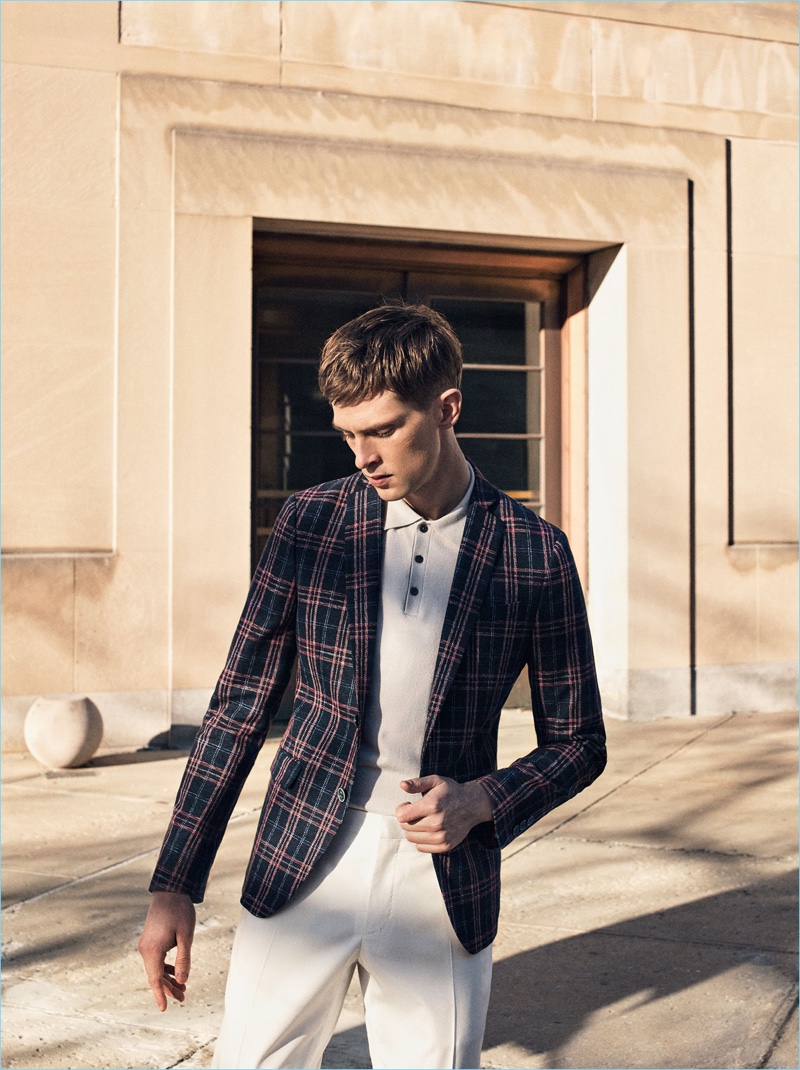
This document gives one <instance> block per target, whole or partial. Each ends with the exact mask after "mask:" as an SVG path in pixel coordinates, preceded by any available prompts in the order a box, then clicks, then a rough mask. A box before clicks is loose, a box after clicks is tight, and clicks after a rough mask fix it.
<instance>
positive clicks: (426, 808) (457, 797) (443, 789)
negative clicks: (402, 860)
mask: <svg viewBox="0 0 800 1070" xmlns="http://www.w3.org/2000/svg"><path fill="white" fill-rule="evenodd" d="M400 787H401V788H402V789H403V791H407V792H409V793H410V794H412V795H413V794H416V793H418V792H419V793H421V794H422V796H423V797H422V798H421V799H419V800H418V801H417V802H407V803H401V804H400V805H399V806H398V807H397V810H396V811H395V813H396V814H397V820H398V821H399V822H400V827H401V828H402V829H403V831H404V832H405V834H406V839H407V840H408V841H409V842H410V843H415V844H416V845H417V850H418V851H422V852H423V853H426V854H443V853H444V852H446V851H452V850H453V848H454V847H457V846H458V844H459V843H461V841H462V840H463V839H464V837H465V836H466V835H467V833H468V832H469V830H470V829H471V828H474V827H475V825H480V824H481V822H483V821H491V820H492V804H491V800H490V799H489V796H488V795H487V793H486V791H485V790H484V788H483V787H482V786H481V785H480V784H479V783H478V782H477V781H475V780H471V781H467V783H466V784H459V783H458V782H457V781H455V780H451V779H450V778H449V777H444V776H424V777H417V778H416V779H415V780H401V781H400Z"/></svg>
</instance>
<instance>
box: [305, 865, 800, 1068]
mask: <svg viewBox="0 0 800 1070" xmlns="http://www.w3.org/2000/svg"><path fill="white" fill-rule="evenodd" d="M755 915H757V916H758V917H759V919H760V924H759V926H758V932H759V939H758V946H757V947H754V946H753V943H754V941H753V938H752V935H751V933H752V928H753V927H752V924H751V921H752V919H753V918H754V916H755ZM765 918H768V919H769V921H768V923H767V925H766V926H765V924H764V919H765ZM796 932H797V874H796V873H794V874H792V873H788V874H785V875H782V876H780V877H778V878H775V879H773V880H769V881H764V882H763V883H759V884H755V885H752V886H751V887H749V888H735V889H732V890H731V891H727V892H721V893H719V894H717V895H710V896H706V897H705V898H703V899H697V900H695V901H694V902H691V903H686V904H684V905H682V906H679V907H673V908H671V909H669V910H663V911H654V912H653V913H651V914H643V915H640V916H639V917H636V918H631V919H630V920H627V921H623V922H619V923H618V924H615V925H607V926H603V927H602V928H599V929H594V930H592V931H591V932H587V933H581V934H579V935H577V936H569V937H566V938H565V939H563V940H556V941H555V942H554V943H551V944H544V945H543V946H541V947H536V948H532V949H530V950H529V951H521V952H519V953H518V954H516V955H511V956H510V957H509V958H506V959H501V960H500V961H499V962H496V963H495V966H494V977H493V982H492V998H491V1002H490V1004H489V1015H488V1019H487V1023H486V1035H485V1037H484V1050H487V1049H491V1048H495V1047H498V1046H500V1045H505V1044H511V1045H514V1046H515V1047H517V1048H519V1049H522V1050H525V1051H527V1052H528V1053H529V1054H530V1055H531V1057H534V1056H541V1057H544V1059H545V1062H544V1063H543V1064H542V1065H546V1066H569V1065H574V1063H572V1062H570V1061H569V1060H567V1059H566V1058H565V1053H564V1048H565V1047H567V1046H568V1045H569V1044H570V1043H571V1042H572V1041H574V1039H575V1038H576V1037H577V1036H578V1035H579V1034H580V1032H581V1031H582V1029H583V1028H584V1027H585V1026H586V1024H587V1022H588V1021H589V1019H590V1018H591V1016H592V1015H594V1014H595V1013H596V1012H597V1011H601V1010H603V1009H604V1008H608V1007H611V1006H613V1005H614V1004H617V1003H619V1002H621V1001H623V1000H625V1001H626V1002H627V1004H628V1008H627V1011H626V1013H627V1014H634V1013H635V1012H636V1010H637V1009H638V1008H640V1007H643V1006H646V1005H647V1004H649V1003H652V1002H654V1001H656V1000H660V999H664V998H667V997H669V996H671V995H674V994H675V993H678V992H681V991H683V990H685V989H689V988H693V987H695V986H697V985H699V984H701V983H703V982H704V981H707V980H709V979H711V978H713V977H716V976H718V975H720V974H723V973H725V972H727V971H728V970H733V969H735V968H737V967H739V966H742V965H746V964H751V965H757V966H759V967H760V968H764V969H768V970H770V971H777V972H778V973H779V974H781V975H782V976H783V977H785V980H786V982H787V986H788V985H789V984H791V983H792V981H793V980H795V979H796V970H795V958H794V955H793V953H792V952H793V950H794V948H795V947H796V943H797V935H796ZM681 1032H682V1031H681V1030H677V1031H676V1036H677V1035H678V1033H681ZM628 1040H629V1049H628V1050H629V1051H630V1056H631V1058H630V1061H629V1062H628V1064H627V1065H629V1066H652V1065H654V1064H653V1062H652V1050H651V1043H650V1040H649V1038H648V1035H647V1034H646V1033H645V1032H644V1031H642V1032H641V1033H639V1034H637V1033H636V1032H634V1033H632V1035H631V1036H630V1037H629V1038H628ZM685 1043H686V1039H685V1033H684V1034H683V1036H682V1044H683V1045H684V1046H685ZM702 1043H703V1040H702V1038H699V1039H698V1044H699V1045H702ZM637 1044H641V1048H640V1049H639V1050H636V1045H637ZM345 1054H346V1056H347V1059H348V1060H349V1061H348V1062H347V1063H346V1064H345V1063H342V1062H341V1061H337V1059H340V1057H341V1055H345ZM676 1055H677V1052H676ZM596 1059H597V1061H594V1062H592V1063H591V1064H589V1063H587V1064H586V1065H592V1066H596V1067H603V1066H605V1065H613V1066H617V1065H619V1064H618V1063H617V1062H616V1061H615V1062H614V1063H613V1064H606V1063H604V1062H603V1060H602V1057H601V1056H600V1055H599V1054H598V1056H596ZM322 1065H323V1067H326V1066H327V1067H335V1066H342V1065H347V1066H352V1067H362V1066H363V1067H369V1066H370V1065H371V1064H370V1062H369V1051H368V1047H367V1041H366V1031H365V1029H364V1027H363V1026H359V1027H355V1028H353V1029H348V1030H346V1031H345V1032H343V1033H340V1034H338V1036H336V1037H334V1039H333V1040H332V1042H331V1044H330V1045H329V1047H328V1050H327V1051H326V1054H325V1059H324V1061H323V1064H322ZM661 1065H667V1064H661ZM674 1065H678V1063H675V1064H674ZM680 1065H683V1064H682V1063H681V1064H680ZM690 1065H693V1066H700V1065H703V1064H702V1063H701V1062H697V1061H695V1062H693V1063H691V1064H690Z"/></svg>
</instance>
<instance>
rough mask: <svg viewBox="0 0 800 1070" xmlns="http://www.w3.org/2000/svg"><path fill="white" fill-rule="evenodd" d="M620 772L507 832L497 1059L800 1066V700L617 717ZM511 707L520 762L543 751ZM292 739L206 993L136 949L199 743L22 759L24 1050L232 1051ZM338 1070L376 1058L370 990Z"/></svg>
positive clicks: (17, 1033)
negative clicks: (266, 850) (233, 977)
mask: <svg viewBox="0 0 800 1070" xmlns="http://www.w3.org/2000/svg"><path fill="white" fill-rule="evenodd" d="M608 728H609V755H610V758H609V767H608V769H607V770H606V772H605V773H604V774H603V776H602V777H601V778H600V780H598V781H597V782H596V783H595V784H594V785H592V786H591V787H590V788H589V789H587V791H585V792H584V793H583V794H581V795H579V796H578V797H577V798H576V799H573V800H572V801H571V802H570V803H568V804H567V805H565V806H563V807H561V808H560V809H558V810H556V811H555V812H553V813H552V814H550V815H548V816H547V817H546V818H545V819H544V820H543V821H541V822H539V824H538V825H536V826H534V827H533V828H532V829H530V830H528V832H527V833H526V834H525V835H523V836H521V837H520V838H519V839H518V840H516V841H514V843H512V844H511V845H510V846H509V847H508V848H507V850H506V851H505V862H504V867H503V910H502V915H501V924H500V933H499V936H498V939H497V942H496V945H495V972H494V985H493V992H492V1002H491V1005H490V1010H489V1019H488V1024H487V1030H486V1039H485V1044H484V1053H483V1066H485V1067H697V1068H699V1067H797V1065H798V1050H797V1011H796V1009H795V1008H796V999H797V986H796V978H797V970H796V959H797V956H796V951H797V935H796V919H797V908H796V892H797V876H796V862H797V858H796V849H797V767H796V756H797V727H796V715H794V714H786V715H767V714H758V715H748V714H736V715H733V716H727V717H715V718H698V719H692V720H689V719H686V720H664V721H657V722H653V723H648V724H632V723H621V722H616V721H611V722H610V723H609V725H608ZM533 741H534V736H533V729H532V725H531V719H530V714H529V713H523V712H520V711H507V712H506V713H504V715H503V721H502V729H501V761H506V762H507V761H510V760H511V759H512V758H513V757H514V756H516V755H518V754H520V753H523V752H524V751H526V750H529V749H530V748H531V746H532V745H533ZM276 746H277V740H270V741H269V743H268V744H267V746H266V747H265V750H264V752H263V753H262V755H261V756H260V758H259V761H258V763H257V765H256V768H255V769H254V771H253V773H252V775H251V777H250V779H249V781H248V783H247V785H246V787H245V790H244V792H243V794H242V797H241V799H240V802H239V805H238V808H237V810H236V812H235V815H234V818H233V820H232V822H231V825H230V828H229V831H228V834H227V836H226V838H225V841H224V843H223V846H222V848H221V851H220V854H219V857H218V859H217V862H216V865H215V868H214V871H213V873H212V878H211V881H210V883H209V890H208V896H207V899H206V902H205V903H204V904H202V906H200V907H199V908H198V930H197V936H196V940H195V945H194V963H193V968H192V975H191V979H190V986H189V998H188V1001H187V1003H186V1004H185V1005H184V1006H178V1005H177V1004H174V1005H172V1006H170V1008H169V1009H168V1011H167V1013H166V1014H164V1015H159V1014H158V1012H157V1011H156V1009H155V1005H154V1004H153V1002H152V998H151V996H150V993H149V991H148V990H147V989H146V987H145V981H144V974H143V972H142V968H141V966H140V963H139V960H138V955H137V953H136V949H135V945H136V940H137V937H138V933H139V929H140V927H141V924H142V921H143V919H144V915H145V912H146V909H147V901H148V896H147V892H146V887H147V883H148V879H149V875H150V871H151V869H152V866H153V863H154V861H155V854H156V851H157V850H158V846H159V844H160V840H161V836H162V834H163V832H164V829H165V826H166V823H167V818H168V815H169V811H170V806H171V803H172V800H173V798H174V795H175V791H176V788H177V785H178V781H179V778H180V775H181V771H182V769H183V766H184V764H185V760H186V754H185V752H184V753H180V752H174V751H172V752H170V751H161V752H138V753H130V754H104V755H101V756H100V757H98V758H95V759H94V761H93V762H92V763H91V765H90V766H88V767H86V768H83V769H79V770H71V771H65V772H60V773H56V772H51V773H46V772H45V771H44V770H43V769H42V768H41V767H40V766H38V765H37V763H36V762H35V761H34V760H33V759H32V758H30V757H28V756H25V755H6V756H4V759H3V771H4V804H3V813H2V818H3V838H4V866H3V874H2V876H3V897H4V898H3V903H4V908H3V930H2V932H3V953H4V959H5V968H4V974H3V979H4V1008H3V1041H4V1053H3V1062H2V1065H3V1066H4V1067H184V1068H187V1070H188V1068H201V1067H207V1066H209V1065H210V1057H211V1049H212V1046H213V1041H214V1035H215V1030H216V1029H217V1026H218V1022H219V1017H220V1008H221V1003H222V996H223V986H224V980H225V972H226V965H227V958H228V952H229V948H230V943H231V938H232V933H233V929H234V925H235V922H236V917H237V913H238V905H237V900H238V892H239V888H240V885H241V879H242V875H243V871H244V866H245V860H246V857H247V854H248V851H249V847H250V844H251V841H252V837H253V834H254V829H255V824H256V821H257V818H258V812H259V809H260V804H261V799H262V797H263V793H264V787H265V784H266V781H267V777H268V768H269V763H270V760H271V757H272V755H273V754H274V752H275V748H276ZM324 1065H325V1066H327V1067H368V1066H369V1065H370V1063H369V1056H368V1052H367V1045H366V1034H365V1031H364V1026H363V1012H362V1008H361V1003H360V998H359V996H358V993H357V991H356V990H355V989H352V990H351V992H350V994H349V995H348V998H347V1002H346V1005H345V1009H344V1011H343V1012H342V1016H341V1019H340V1021H339V1026H338V1029H337V1032H336V1034H335V1036H334V1038H333V1040H332V1042H331V1044H330V1046H329V1048H328V1051H327V1053H326V1058H325V1063H324Z"/></svg>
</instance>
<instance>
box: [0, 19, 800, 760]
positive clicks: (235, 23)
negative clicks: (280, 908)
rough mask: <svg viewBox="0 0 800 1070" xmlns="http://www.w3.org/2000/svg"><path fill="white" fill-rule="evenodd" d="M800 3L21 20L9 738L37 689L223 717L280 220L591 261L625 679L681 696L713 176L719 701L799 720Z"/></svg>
mask: <svg viewBox="0 0 800 1070" xmlns="http://www.w3.org/2000/svg"><path fill="white" fill-rule="evenodd" d="M796 15H797V8H796V5H795V4H784V3H772V4H743V3H674V4H673V3H663V4H662V3H625V4H616V3H603V4H591V3H590V4H585V3H551V4H547V3H530V4H517V3H479V2H468V3H405V2H396V3H366V2H359V3H297V2H289V3H282V4H278V3H238V2H227V3H170V2H160V3H157V4H155V3H135V2H128V0H126V2H124V3H123V4H122V5H121V9H118V5H117V4H115V3H106V2H89V3H73V2H69V0H68V2H60V3H36V4H31V3H15V2H6V3H4V4H3V10H2V18H3V79H4V81H3V91H4V108H3V124H4V128H3V138H4V145H3V148H4V152H3V167H4V174H3V179H4V186H3V194H4V196H3V227H4V230H3V236H4V239H5V244H4V254H5V255H4V258H3V268H4V279H3V285H4V297H5V303H4V313H5V314H4V340H5V353H4V362H3V375H4V384H3V385H4V390H3V405H4V413H3V417H4V428H5V433H4V442H3V447H4V470H5V490H4V497H3V507H4V524H3V535H4V563H5V566H6V571H5V576H4V578H5V585H4V587H5V591H4V614H5V621H6V630H5V640H6V641H5V644H4V650H5V654H4V657H5V661H4V674H3V687H4V694H5V695H6V698H5V699H4V708H5V710H6V717H5V719H4V739H5V740H6V741H7V743H8V744H9V745H14V744H15V743H18V742H19V738H20V725H21V717H22V715H23V714H24V711H25V709H26V708H27V705H28V704H29V703H30V701H32V698H33V697H35V696H36V695H37V694H40V693H47V694H55V693H65V694H73V693H89V694H91V695H92V696H93V697H94V698H95V700H96V701H97V703H98V705H99V706H100V708H101V710H102V711H103V713H104V714H105V716H106V722H107V725H108V729H109V733H110V735H109V738H110V739H111V740H112V741H113V742H117V743H125V742H145V741H146V740H147V739H149V738H151V737H152V736H155V735H157V734H158V733H159V732H162V731H165V730H166V729H167V728H168V727H169V726H170V724H174V723H180V722H181V721H191V720H193V719H196V717H197V716H198V714H199V713H201V712H202V708H203V705H204V703H205V701H206V699H207V696H208V692H209V689H210V688H211V686H212V685H213V683H214V680H215V677H216V675H217V673H218V671H219V668H220V666H221V663H222V660H223V658H224V655H225V651H226V649H227V645H228V642H229V640H230V635H231V631H232V628H233V625H234V623H235V621H236V618H237V616H238V613H239V610H240V608H241V603H242V601H243V598H244V595H245V592H246V588H247V582H248V571H249V569H248V560H249V546H248V541H249V449H250V447H249V420H250V415H249V413H250V400H249V391H250V290H249V286H250V282H249V272H250V258H251V234H252V227H253V219H254V218H256V219H258V218H270V219H278V220H280V219H286V220H295V221H298V220H299V221H308V223H309V224H315V223H317V224H332V223H333V224H339V225H346V226H350V227H354V228H357V227H362V226H372V227H374V226H379V227H384V228H393V229H394V230H395V231H397V232H400V233H408V232H410V231H419V230H422V231H427V232H435V233H437V234H441V235H444V236H446V237H448V238H449V240H452V241H458V240H472V241H474V240H480V239H481V238H483V237H485V236H494V237H493V240H494V241H496V242H500V243H501V242H502V241H507V242H509V243H519V242H527V243H528V244H529V245H531V246H533V247H539V248H555V249H557V248H570V249H572V250H578V251H580V250H584V251H586V253H587V254H589V253H591V256H590V258H589V277H590V292H591V295H592V301H591V303H590V305H589V310H588V319H587V325H588V341H587V369H586V375H585V379H586V381H587V383H588V389H587V394H586V397H585V398H582V399H576V400H575V413H577V414H579V413H581V412H584V411H585V412H586V413H587V414H588V415H587V419H588V427H587V426H586V422H585V421H584V420H583V418H582V417H576V419H575V420H574V421H573V422H572V424H571V425H570V427H571V430H570V434H571V436H573V435H574V439H575V441H574V442H572V443H571V444H570V445H571V447H574V449H578V446H579V445H580V448H581V449H585V462H584V463H585V464H586V465H587V466H588V489H587V514H586V515H587V527H586V532H587V534H586V536H585V538H586V540H587V545H586V547H585V548H584V547H580V548H579V549H580V550H581V554H582V556H583V557H585V558H586V559H587V560H588V590H589V600H590V606H591V612H592V617H593V628H594V633H595V638H596V646H597V652H598V662H599V666H600V670H601V677H602V680H603V687H604V692H605V696H606V700H607V706H608V708H609V710H610V711H611V712H613V713H615V714H616V715H619V716H632V717H651V716H659V715H662V714H672V715H683V714H688V712H689V700H690V672H689V666H690V631H689V615H690V599H691V590H690V581H689V577H690V564H691V560H692V546H691V544H690V539H689V502H690V497H689V496H690V470H689V456H690V455H689V450H690V423H689V405H690V391H689V387H690V380H689V361H690V345H689V312H690V309H689V275H688V270H689V267H688V265H689V230H688V215H687V204H688V200H687V198H688V183H689V181H691V182H692V183H693V190H694V234H693V240H694V271H695V278H694V282H695V286H694V308H693V312H694V332H695V333H694V346H695V348H694V357H695V367H696V376H695V425H694V436H695V437H694V442H695V448H696V458H695V459H696V465H695V494H696V525H697V538H696V557H695V560H696V577H697V587H696V600H697V606H696V610H697V615H696V625H697V645H696V652H697V664H698V674H697V696H698V709H699V711H700V712H715V711H717V710H720V709H734V708H736V709H774V708H778V707H785V706H787V705H791V704H793V702H794V698H793V686H794V685H793V678H794V675H793V674H794V669H793V660H794V657H795V651H796V629H795V621H796V610H795V587H796V582H797V544H796V539H797V534H796V517H797V502H796V488H797V475H796V465H797V459H796V441H797V436H796V403H795V398H796V385H795V383H796V338H797V318H796V317H797V310H796V292H797V288H796V278H797V249H796V233H797V223H796V203H797V196H796V191H797V166H796V144H795V142H796V132H797V111H798V106H797V28H796ZM726 139H727V140H729V141H730V142H731V146H730V154H731V161H732V169H731V179H732V192H733V199H732V207H733V294H734V303H733V335H732V347H733V367H734V375H733V398H734V419H733V426H732V433H733V446H734V470H733V480H732V488H733V494H732V501H733V510H734V517H733V520H734V532H735V541H736V543H737V545H735V546H732V547H729V546H728V545H727V542H728V509H729V479H728V431H729V428H728V410H727V398H728V337H727V274H726V269H727V254H726V172H725V151H726V150H725V142H726ZM603 246H604V247H607V248H608V249H609V252H607V253H606V252H597V251H593V250H597V249H598V248H600V247H603ZM571 360H574V355H573V356H572V357H571ZM576 381H580V377H578V379H577V380H576ZM580 424H583V426H579V425H580ZM580 470H581V465H580V464H578V467H577V468H576V471H580ZM571 493H572V491H571ZM582 530H583V529H582V528H581V529H579V528H578V527H577V521H576V535H575V537H578V538H580V539H581V541H583V536H582V535H581V534H580V532H581V531H582Z"/></svg>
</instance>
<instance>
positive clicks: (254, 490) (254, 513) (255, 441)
mask: <svg viewBox="0 0 800 1070" xmlns="http://www.w3.org/2000/svg"><path fill="white" fill-rule="evenodd" d="M251 255H253V254H251ZM251 329H252V342H251V353H250V376H251V378H250V575H251V576H252V575H253V574H254V573H255V571H256V568H257V567H258V557H259V555H258V513H259V508H258V447H259V435H258V431H259V428H260V426H261V421H260V419H259V411H258V410H259V405H258V402H259V394H260V383H259V363H258V341H259V339H258V286H257V285H256V283H255V281H254V282H253V295H252V328H251Z"/></svg>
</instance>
